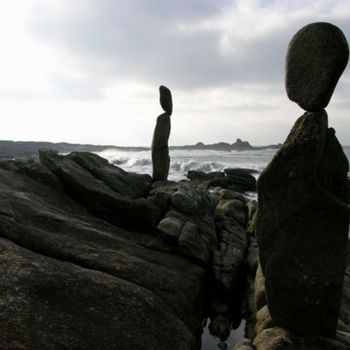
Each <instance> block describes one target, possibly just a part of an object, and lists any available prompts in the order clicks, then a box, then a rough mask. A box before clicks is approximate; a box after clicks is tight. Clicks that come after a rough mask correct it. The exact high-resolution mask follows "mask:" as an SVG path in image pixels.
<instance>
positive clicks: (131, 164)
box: [98, 149, 276, 181]
mask: <svg viewBox="0 0 350 350" xmlns="http://www.w3.org/2000/svg"><path fill="white" fill-rule="evenodd" d="M275 153H276V150H275V149H266V150H258V151H256V150H254V151H229V152H227V151H211V150H205V151H202V150H170V169H169V177H168V178H169V180H174V181H178V180H182V179H186V174H187V172H188V171H189V170H201V171H204V172H211V171H222V170H224V169H225V168H249V169H254V170H256V171H257V172H258V173H260V172H261V171H262V170H263V169H264V168H265V167H266V165H267V164H268V163H269V162H270V160H271V159H272V157H273V156H274V154H275ZM98 154H99V155H100V156H102V157H104V158H106V159H108V160H109V161H110V162H111V163H112V164H115V165H117V166H119V167H121V168H122V169H124V170H126V171H131V172H136V173H143V174H150V175H151V174H152V161H151V151H139V152H125V151H118V150H115V149H107V150H105V151H103V152H100V153H98Z"/></svg>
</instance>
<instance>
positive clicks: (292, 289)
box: [256, 23, 349, 338]
mask: <svg viewBox="0 0 350 350" xmlns="http://www.w3.org/2000/svg"><path fill="white" fill-rule="evenodd" d="M348 56H349V49H348V44H347V42H346V39H345V37H344V35H343V33H342V32H341V31H340V30H339V29H338V28H337V27H335V26H333V25H331V24H329V23H313V24H310V25H307V26H306V27H304V28H302V29H301V30H299V31H298V32H297V33H296V34H295V35H294V37H293V39H292V40H291V42H290V45H289V48H288V53H287V60H286V89H287V94H288V97H289V98H290V99H291V100H292V101H295V102H296V103H298V105H299V106H301V107H302V108H303V109H305V110H306V113H304V114H303V115H302V116H301V117H300V118H299V119H298V120H297V121H296V123H295V125H294V126H293V128H292V130H291V131H290V134H289V136H288V137H287V140H286V141H285V142H284V144H283V146H282V148H281V149H280V150H279V152H278V153H277V154H276V156H275V157H274V159H273V160H272V161H271V163H270V164H269V165H268V167H267V168H266V169H265V171H264V172H263V173H262V175H261V176H260V178H259V181H258V199H259V210H258V218H257V231H256V234H257V239H258V244H259V257H260V264H261V268H262V272H263V274H264V276H265V284H266V295H267V302H268V308H269V311H270V313H271V317H272V319H273V321H274V324H276V325H277V326H282V327H283V328H286V329H289V330H292V331H293V332H295V333H296V334H299V335H322V336H326V337H331V338H334V337H335V334H336V326H337V318H338V313H339V305H340V298H341V293H342V286H343V278H344V271H345V265H346V254H347V253H346V247H347V239H348V227H349V210H348V206H347V204H346V203H347V201H348V184H347V172H348V170H349V165H348V161H347V158H346V157H345V155H344V153H343V151H342V148H341V146H340V144H339V142H338V140H337V138H336V136H335V131H334V129H332V128H328V117H327V113H326V111H325V110H324V108H325V107H326V106H327V105H328V103H329V100H330V98H331V96H332V93H333V91H334V88H335V86H336V84H337V81H338V79H339V78H340V76H341V74H342V72H343V70H344V69H345V67H346V64H347V61H348Z"/></svg>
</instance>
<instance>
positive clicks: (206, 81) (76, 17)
mask: <svg viewBox="0 0 350 350" xmlns="http://www.w3.org/2000/svg"><path fill="white" fill-rule="evenodd" d="M315 21H327V22H331V23H333V24H335V25H337V26H338V27H340V28H341V29H342V30H343V32H344V34H345V36H346V37H347V38H348V40H350V1H349V0H309V1H305V0H276V1H273V0H271V1H270V0H241V1H232V0H166V1H165V0H2V1H0V45H1V54H0V115H1V116H2V124H1V128H0V139H6V140H34V141H54V142H59V141H67V142H78V143H94V144H114V145H150V143H151V139H152V134H153V130H154V126H155V122H156V118H157V116H158V115H159V114H161V113H162V109H161V107H160V105H159V95H158V94H159V92H158V87H159V85H166V86H167V87H168V88H170V90H171V91H172V94H173V103H174V112H173V116H172V131H171V136H170V144H172V145H180V144H192V143H195V142H198V141H202V142H204V143H213V142H219V141H225V142H230V143H232V142H234V141H235V140H236V138H242V139H245V140H249V141H250V142H251V143H252V144H254V145H263V144H270V143H277V142H283V141H284V139H285V138H286V136H287V134H288V132H289V130H290V128H291V127H292V125H293V123H294V121H295V120H296V119H297V117H299V116H300V115H301V114H302V113H303V111H302V110H301V109H300V108H299V107H298V106H297V105H296V104H295V103H293V102H291V101H289V100H288V98H287V96H286V93H285V88H284V61H285V54H286V49H287V46H288V42H289V40H290V39H291V37H292V36H293V34H294V33H295V32H296V31H297V30H298V29H299V28H301V27H302V26H304V25H306V24H308V23H311V22H315ZM327 112H328V114H329V122H330V126H333V127H334V128H335V129H336V131H337V135H338V138H339V140H340V141H341V142H342V143H343V144H347V145H350V71H349V68H347V69H346V70H345V72H344V74H343V76H342V77H341V79H340V81H339V83H338V86H337V88H336V91H335V93H334V95H333V98H332V100H331V102H330V104H329V106H328V107H327Z"/></svg>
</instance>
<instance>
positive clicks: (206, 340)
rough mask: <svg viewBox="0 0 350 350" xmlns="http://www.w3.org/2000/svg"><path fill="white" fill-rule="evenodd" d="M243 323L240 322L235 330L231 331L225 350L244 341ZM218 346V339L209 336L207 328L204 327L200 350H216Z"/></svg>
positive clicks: (229, 349)
mask: <svg viewBox="0 0 350 350" xmlns="http://www.w3.org/2000/svg"><path fill="white" fill-rule="evenodd" d="M244 327H245V321H242V322H241V324H240V326H239V327H238V328H237V329H232V330H231V334H230V336H229V337H228V339H227V340H226V344H227V350H231V349H233V348H234V346H235V345H236V344H237V343H239V342H240V341H241V340H243V339H244ZM219 344H220V339H219V338H216V337H213V336H212V335H211V334H209V330H208V326H206V327H204V329H203V335H202V348H201V350H217V349H219V347H218V345H219Z"/></svg>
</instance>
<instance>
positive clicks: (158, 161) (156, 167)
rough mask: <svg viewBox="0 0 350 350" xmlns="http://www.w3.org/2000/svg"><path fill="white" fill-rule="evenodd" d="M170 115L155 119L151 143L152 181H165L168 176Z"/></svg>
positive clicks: (164, 114)
mask: <svg viewBox="0 0 350 350" xmlns="http://www.w3.org/2000/svg"><path fill="white" fill-rule="evenodd" d="M170 128H171V125H170V115H169V114H167V113H163V114H161V115H160V116H159V117H158V118H157V124H156V127H155V129H154V134H153V141H152V163H153V175H152V177H153V180H154V181H166V180H167V178H168V174H169V166H170V157H169V147H168V139H169V135H170Z"/></svg>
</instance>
